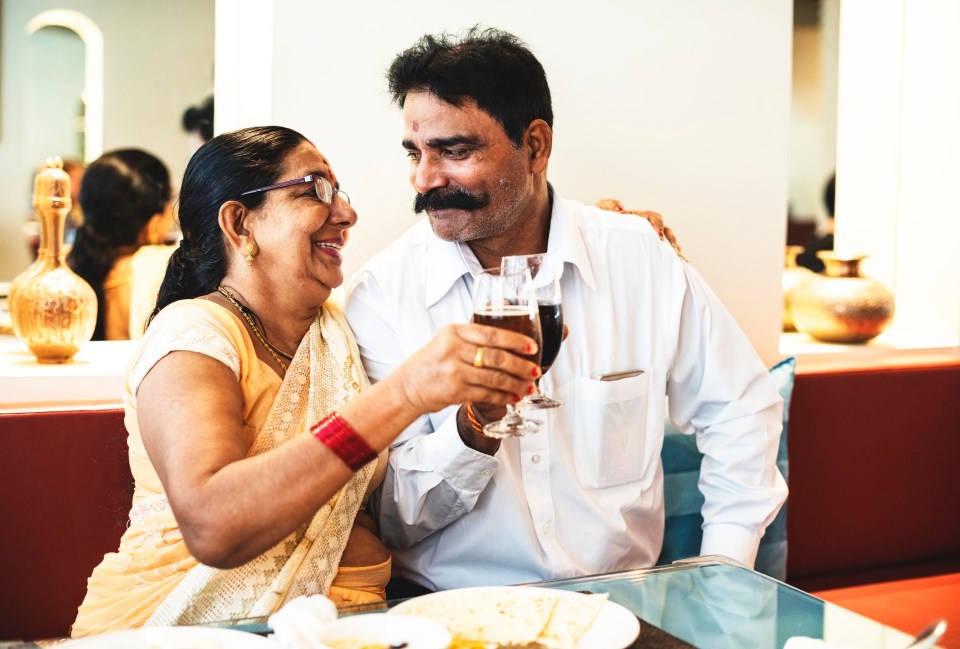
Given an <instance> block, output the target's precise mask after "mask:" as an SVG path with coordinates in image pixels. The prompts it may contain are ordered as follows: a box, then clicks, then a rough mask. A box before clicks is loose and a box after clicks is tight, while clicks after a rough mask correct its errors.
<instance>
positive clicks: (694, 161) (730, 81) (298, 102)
mask: <svg viewBox="0 0 960 649" xmlns="http://www.w3.org/2000/svg"><path fill="white" fill-rule="evenodd" d="M244 4H245V3H244V2H242V1H238V0H218V2H217V11H218V14H220V13H221V12H243V11H245V8H244ZM261 9H262V7H261ZM272 11H273V21H272V27H269V26H268V27H265V28H264V29H265V30H269V33H268V34H266V35H263V34H258V33H257V32H256V30H255V29H254V30H252V31H251V32H250V33H248V34H246V37H247V39H246V40H247V41H248V42H249V41H253V42H258V43H259V42H272V43H273V46H272V55H273V65H272V81H271V82H270V85H271V86H272V87H271V88H263V87H260V86H258V85H257V83H256V82H253V83H251V84H249V85H248V86H247V89H248V92H251V93H259V92H263V91H272V95H273V105H272V109H271V111H270V113H271V114H270V115H269V118H270V120H271V121H273V122H274V123H278V124H284V125H286V126H291V127H293V128H296V129H298V130H301V131H302V132H304V134H305V135H307V136H308V137H309V138H311V139H312V140H313V141H314V142H316V143H317V145H318V146H319V147H320V149H321V150H322V151H324V153H325V154H326V155H327V156H328V157H329V158H330V159H331V161H332V163H333V164H334V167H335V168H336V170H337V175H338V176H339V178H340V179H341V182H342V184H343V186H344V188H345V189H346V190H347V191H348V192H349V193H350V195H351V197H353V199H354V205H355V206H356V207H357V211H358V213H359V215H360V222H359V225H358V226H357V227H356V228H355V230H354V233H353V235H352V237H351V241H350V246H349V247H348V249H347V251H346V270H347V272H348V273H350V272H352V271H353V270H355V269H356V268H357V267H359V265H360V264H361V263H362V262H363V261H365V260H366V259H367V258H369V257H370V256H371V255H372V254H374V253H375V252H377V251H378V250H379V249H381V248H382V247H383V246H385V245H386V244H388V243H390V242H391V241H393V240H394V239H395V238H396V237H397V236H398V235H399V234H400V233H401V232H403V230H405V229H406V228H407V227H409V226H410V225H411V224H412V223H414V222H415V217H414V215H413V213H412V211H411V209H410V205H411V201H412V196H413V192H412V190H411V188H410V186H409V183H408V181H407V161H406V158H405V155H404V152H403V151H402V149H401V147H400V136H401V123H400V115H399V112H398V111H397V110H396V109H395V108H394V107H393V106H391V104H390V102H389V98H388V96H387V93H386V88H385V83H384V80H383V73H384V70H385V69H386V67H387V65H388V64H389V63H390V61H391V59H392V58H393V56H394V54H396V53H397V52H398V51H400V50H402V49H404V48H406V47H407V46H409V45H410V44H412V43H413V42H414V40H416V38H417V37H419V36H420V35H421V34H423V33H426V32H434V31H439V30H444V29H447V30H460V29H462V28H464V27H468V26H470V25H473V24H474V23H478V22H480V23H483V24H486V25H491V26H496V27H500V28H503V29H506V30H508V31H511V32H513V33H515V34H517V35H518V36H520V37H522V38H523V39H524V40H525V41H526V42H527V43H528V44H529V45H530V46H531V48H532V49H533V51H534V52H535V53H536V54H537V56H538V58H539V59H540V60H541V62H542V63H543V64H544V67H545V68H546V71H547V75H548V78H549V80H550V84H551V88H552V91H553V100H554V113H555V123H554V131H555V141H554V152H553V157H552V161H551V165H550V178H551V180H552V182H553V183H554V185H555V186H556V188H557V190H558V191H559V192H560V193H561V194H563V195H564V196H567V197H570V198H576V199H580V200H584V201H589V202H592V201H594V200H596V199H598V198H602V197H606V196H614V197H618V198H621V199H622V200H623V201H624V202H625V203H626V204H627V205H628V206H630V207H634V208H644V209H655V210H658V211H660V212H662V213H663V214H664V215H665V216H666V219H667V222H668V224H669V225H670V226H671V227H673V228H674V229H675V230H676V231H677V232H678V233H679V236H680V239H681V242H682V244H683V246H684V250H685V252H687V253H688V256H689V257H690V259H691V260H692V261H693V263H694V264H695V265H696V266H697V268H698V269H699V270H700V271H701V272H702V273H703V274H704V275H705V277H706V278H707V280H708V281H709V282H710V284H711V285H712V286H713V287H714V289H715V290H716V291H717V293H718V294H719V295H720V296H721V298H722V299H723V300H724V302H725V303H726V304H727V306H728V307H729V308H730V310H731V311H732V312H733V314H734V316H735V317H736V318H737V320H738V321H739V323H740V325H741V326H742V327H743V328H744V329H745V330H746V332H747V334H748V336H749V337H750V339H751V340H752V341H753V343H754V345H755V346H756V347H757V349H758V351H759V352H760V353H761V355H762V356H763V357H764V359H765V360H766V361H767V362H768V363H772V362H773V361H774V360H776V359H777V358H778V357H779V354H778V350H777V347H778V337H779V331H780V316H781V303H780V300H781V297H780V269H781V267H782V263H783V241H784V239H785V228H786V219H785V214H786V205H787V156H788V151H787V145H788V121H789V114H790V69H791V63H790V60H791V59H790V56H791V23H792V15H791V3H790V1H789V0H736V1H734V0H727V1H725V2H721V3H718V2H712V1H710V0H682V1H678V2H669V3H667V2H661V1H658V0H637V1H635V2H629V3H628V2H618V1H615V0H598V1H596V2H593V3H590V5H589V6H579V7H578V9H577V10H576V11H571V10H570V9H569V8H568V7H567V6H566V5H561V4H558V3H555V2H547V1H545V0H530V1H527V2H516V1H515V0H512V1H508V0H489V1H488V2H485V3H482V4H481V3H456V2H450V1H449V0H424V1H421V2H416V3H414V2H411V1H407V2H392V1H389V0H370V1H367V2H357V3H337V4H332V3H308V2H298V1H295V0H274V2H273V4H272ZM221 20H222V19H221V17H220V16H219V15H218V23H220V22H221ZM264 22H268V21H264ZM264 36H266V39H267V40H266V41H264ZM237 47H240V45H239V44H238V45H237ZM218 50H219V47H218ZM236 54H237V55H238V56H239V55H241V53H240V52H237V53H236ZM225 55H227V52H225V51H218V57H220V56H225ZM223 72H224V70H223V69H222V68H218V88H219V87H220V84H221V83H224V84H226V85H227V86H228V87H234V86H233V84H232V82H231V81H230V80H228V79H221V78H220V76H219V75H220V74H221V73H223ZM217 110H218V121H219V119H220V116H221V115H222V113H221V110H228V111H229V110H230V107H223V106H222V104H221V103H218V106H217ZM264 117H266V115H264Z"/></svg>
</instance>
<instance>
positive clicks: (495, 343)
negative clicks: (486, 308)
mask: <svg viewBox="0 0 960 649" xmlns="http://www.w3.org/2000/svg"><path fill="white" fill-rule="evenodd" d="M451 328H452V329H453V333H454V334H455V335H456V336H457V337H459V338H460V339H461V340H463V341H464V342H465V343H471V344H474V345H477V346H482V347H484V348H487V347H490V348H501V349H507V350H510V351H512V352H514V353H517V354H535V353H536V352H537V341H536V340H534V339H533V338H531V337H529V336H524V335H523V334H519V333H517V332H516V331H511V330H509V329H500V328H499V327H490V326H488V325H479V324H461V325H451ZM471 358H472V357H471Z"/></svg>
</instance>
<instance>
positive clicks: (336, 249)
mask: <svg viewBox="0 0 960 649" xmlns="http://www.w3.org/2000/svg"><path fill="white" fill-rule="evenodd" d="M344 243H345V242H344V240H343V239H341V238H332V239H321V240H320V241H314V243H313V245H314V246H315V247H316V248H318V249H319V250H320V252H322V253H324V254H326V255H329V256H331V257H333V258H334V259H336V260H337V262H340V261H342V260H343V257H342V255H341V254H340V250H341V249H342V248H343V246H344Z"/></svg>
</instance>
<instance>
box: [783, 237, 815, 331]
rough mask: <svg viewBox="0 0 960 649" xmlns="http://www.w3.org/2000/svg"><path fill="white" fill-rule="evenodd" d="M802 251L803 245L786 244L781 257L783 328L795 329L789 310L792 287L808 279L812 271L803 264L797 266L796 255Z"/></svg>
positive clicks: (785, 329) (787, 329) (786, 329)
mask: <svg viewBox="0 0 960 649" xmlns="http://www.w3.org/2000/svg"><path fill="white" fill-rule="evenodd" d="M801 252H803V246H787V249H786V255H785V256H784V259H783V279H782V283H783V330H784V331H796V330H797V328H796V327H795V326H794V325H793V314H792V313H791V311H790V302H791V301H792V299H793V289H795V288H796V287H797V286H799V285H800V284H801V283H802V282H805V281H806V280H808V279H810V276H811V275H813V274H814V273H813V271H812V270H810V269H809V268H804V267H803V266H797V255H799V254H800V253H801Z"/></svg>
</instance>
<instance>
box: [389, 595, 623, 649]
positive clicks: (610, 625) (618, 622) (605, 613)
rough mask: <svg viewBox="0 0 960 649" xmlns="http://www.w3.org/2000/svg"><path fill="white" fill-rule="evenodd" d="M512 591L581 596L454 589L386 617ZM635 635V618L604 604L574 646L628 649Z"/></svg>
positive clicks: (404, 606)
mask: <svg viewBox="0 0 960 649" xmlns="http://www.w3.org/2000/svg"><path fill="white" fill-rule="evenodd" d="M516 589H522V590H523V591H524V592H529V591H533V592H538V591H539V592H542V593H544V594H549V595H553V596H559V597H583V595H582V594H581V593H576V592H573V591H569V590H559V589H556V588H536V587H532V586H480V587H477V588H458V589H455V590H447V591H440V592H438V593H430V594H429V595H421V596H420V597H415V598H413V599H410V600H407V601H406V602H401V603H400V604H397V605H396V606H395V607H393V608H392V609H390V610H389V611H388V613H395V614H404V613H405V609H409V608H412V606H408V604H410V603H411V602H422V601H425V600H426V599H427V598H429V599H430V601H431V602H439V603H442V602H443V600H444V599H451V598H452V597H460V596H462V594H463V593H470V592H476V593H477V594H484V595H489V594H491V593H495V592H496V591H505V592H510V591H512V590H516ZM454 593H456V595H453V594H454ZM638 635H640V620H638V619H637V616H636V615H634V614H633V613H631V612H630V611H629V610H628V609H626V608H624V607H622V606H620V605H619V604H615V603H614V602H611V601H610V600H607V601H606V602H604V604H603V608H601V609H600V613H599V614H598V615H597V619H596V620H594V621H593V624H592V625H591V626H590V628H589V629H587V632H586V633H584V634H583V635H582V636H581V637H580V640H579V642H577V649H596V648H597V647H603V648H604V649H624V648H625V647H629V646H630V644H631V643H632V642H633V641H634V640H636V639H637V636H638Z"/></svg>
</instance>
